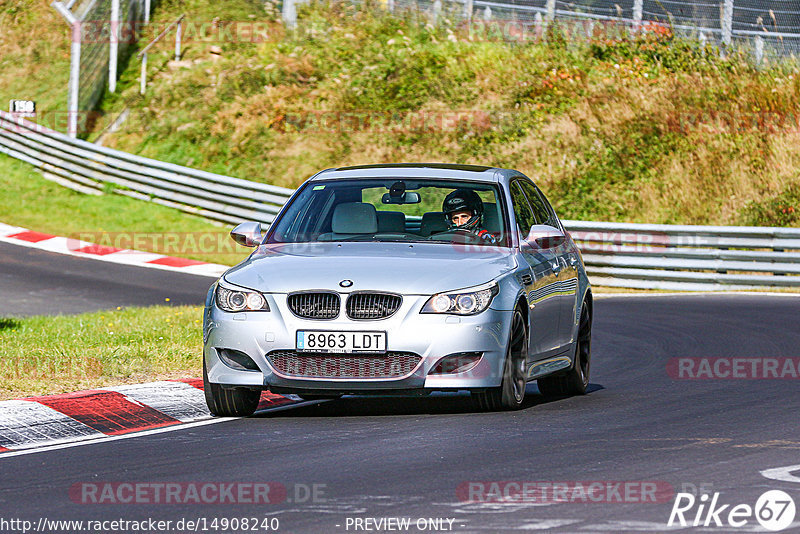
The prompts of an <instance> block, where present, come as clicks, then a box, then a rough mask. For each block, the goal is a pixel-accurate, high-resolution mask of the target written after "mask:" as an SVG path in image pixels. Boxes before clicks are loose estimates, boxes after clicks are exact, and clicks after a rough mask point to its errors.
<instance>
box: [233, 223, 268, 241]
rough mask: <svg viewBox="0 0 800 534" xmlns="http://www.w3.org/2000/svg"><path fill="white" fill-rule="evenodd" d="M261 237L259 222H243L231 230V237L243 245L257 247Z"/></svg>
mask: <svg viewBox="0 0 800 534" xmlns="http://www.w3.org/2000/svg"><path fill="white" fill-rule="evenodd" d="M263 238H264V236H263V235H261V223H259V222H243V223H241V224H239V225H238V226H236V228H234V229H233V230H231V239H233V240H234V241H236V243H238V244H239V245H242V246H245V247H257V246H258V245H260V244H261V240H262V239H263Z"/></svg>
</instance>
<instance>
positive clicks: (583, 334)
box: [537, 302, 592, 397]
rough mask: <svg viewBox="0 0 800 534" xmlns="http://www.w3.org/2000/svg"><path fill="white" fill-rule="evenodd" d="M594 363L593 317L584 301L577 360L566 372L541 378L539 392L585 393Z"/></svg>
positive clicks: (561, 394)
mask: <svg viewBox="0 0 800 534" xmlns="http://www.w3.org/2000/svg"><path fill="white" fill-rule="evenodd" d="M591 363H592V317H591V316H590V315H589V309H588V307H587V306H586V303H585V302H584V303H583V307H582V311H581V320H580V323H579V326H578V341H577V342H576V343H575V361H574V363H573V364H572V368H570V370H569V371H567V373H566V374H564V375H560V376H551V377H545V378H540V379H539V380H538V381H537V385H538V386H539V392H540V393H541V394H542V395H544V396H546V397H565V396H569V395H583V394H585V393H586V388H587V387H588V386H589V369H590V367H591Z"/></svg>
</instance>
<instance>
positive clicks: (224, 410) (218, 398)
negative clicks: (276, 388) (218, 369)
mask: <svg viewBox="0 0 800 534" xmlns="http://www.w3.org/2000/svg"><path fill="white" fill-rule="evenodd" d="M203 393H204V394H205V397H206V405H208V409H209V411H211V414H212V415H218V416H220V417H246V416H248V415H253V412H255V411H256V408H258V401H259V400H260V399H261V392H260V391H256V390H253V389H250V388H231V389H226V388H223V387H222V386H220V385H219V384H212V383H210V382H209V381H208V370H207V369H206V360H205V358H203Z"/></svg>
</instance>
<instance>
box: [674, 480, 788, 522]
mask: <svg viewBox="0 0 800 534" xmlns="http://www.w3.org/2000/svg"><path fill="white" fill-rule="evenodd" d="M719 496H720V494H719V492H716V493H714V495H713V496H712V497H710V498H709V496H708V494H706V493H704V494H702V495H700V497H699V498H697V497H695V496H694V495H692V494H691V493H678V494H677V495H676V496H675V502H674V503H673V505H672V512H671V513H670V514H669V521H668V522H667V526H670V527H671V526H673V525H676V524H677V525H680V526H682V527H686V526H693V527H700V526H702V527H733V528H741V527H744V526H745V525H747V524H748V523H751V522H752V520H753V519H755V521H757V522H758V523H759V524H760V525H761V526H762V527H763V528H765V529H767V530H771V531H774V532H777V531H779V530H784V529H786V528H789V527H790V526H791V525H792V523H793V522H794V517H795V504H794V500H793V499H792V498H791V497H790V496H789V494H788V493H786V492H784V491H781V490H770V491H767V492H765V493H763V494H762V495H761V496H760V497H759V498H758V500H757V501H756V504H755V506H750V505H749V504H737V505H735V506H733V505H731V504H722V503H720V501H719Z"/></svg>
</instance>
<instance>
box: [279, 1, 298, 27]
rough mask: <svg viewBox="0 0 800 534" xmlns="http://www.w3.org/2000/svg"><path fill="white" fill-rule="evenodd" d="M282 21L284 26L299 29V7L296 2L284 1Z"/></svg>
mask: <svg viewBox="0 0 800 534" xmlns="http://www.w3.org/2000/svg"><path fill="white" fill-rule="evenodd" d="M281 19H283V25H284V26H286V27H287V28H291V29H294V28H296V27H297V6H296V5H295V0H283V7H281Z"/></svg>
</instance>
